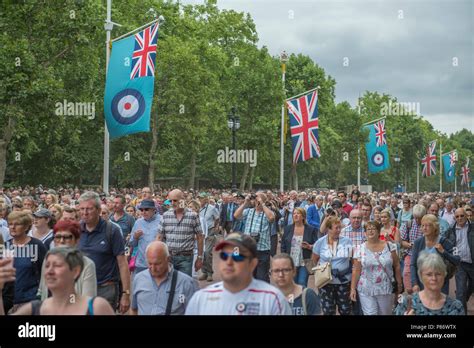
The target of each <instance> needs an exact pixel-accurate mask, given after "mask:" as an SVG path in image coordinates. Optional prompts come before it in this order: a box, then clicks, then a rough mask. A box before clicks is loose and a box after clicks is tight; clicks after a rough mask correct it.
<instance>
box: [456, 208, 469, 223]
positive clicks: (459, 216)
mask: <svg viewBox="0 0 474 348" xmlns="http://www.w3.org/2000/svg"><path fill="white" fill-rule="evenodd" d="M454 218H455V219H456V225H457V226H460V227H464V225H465V224H466V222H467V212H466V210H465V209H464V208H458V209H456V211H455V212H454Z"/></svg>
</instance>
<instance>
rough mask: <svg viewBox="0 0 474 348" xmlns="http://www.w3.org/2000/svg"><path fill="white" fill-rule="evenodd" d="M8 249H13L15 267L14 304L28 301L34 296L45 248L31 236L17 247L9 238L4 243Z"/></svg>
mask: <svg viewBox="0 0 474 348" xmlns="http://www.w3.org/2000/svg"><path fill="white" fill-rule="evenodd" d="M5 247H6V248H7V249H8V250H13V251H14V258H13V267H15V269H16V280H15V294H14V298H13V303H14V304H19V303H25V302H30V301H32V300H34V299H35V298H36V293H37V292H38V287H39V284H40V279H41V267H42V266H43V260H44V257H45V255H46V248H45V247H44V245H43V243H41V241H40V240H39V239H36V238H33V237H31V240H30V241H29V242H28V243H26V244H25V245H23V246H21V247H19V246H17V245H14V244H13V241H12V240H10V241H8V242H6V243H5Z"/></svg>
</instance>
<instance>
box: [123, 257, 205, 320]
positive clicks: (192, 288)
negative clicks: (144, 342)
mask: <svg viewBox="0 0 474 348" xmlns="http://www.w3.org/2000/svg"><path fill="white" fill-rule="evenodd" d="M172 274H173V266H171V265H170V270H169V272H168V276H167V278H166V279H165V280H163V281H162V282H161V284H160V285H157V284H156V281H155V279H153V277H152V276H151V273H150V270H148V269H146V270H144V271H141V272H140V273H138V274H137V275H136V276H135V278H134V280H133V289H132V303H131V307H132V309H134V310H137V309H138V315H164V314H165V312H166V305H167V304H168V296H169V293H170V289H171V279H172ZM198 290H199V286H198V284H197V282H196V281H195V280H194V279H193V278H191V277H190V276H188V275H187V274H184V273H183V272H179V271H178V277H177V279H176V289H175V293H174V297H173V302H172V305H171V314H172V315H183V314H184V312H185V311H186V307H187V306H188V303H189V300H190V299H191V297H192V296H193V295H194V293H195V292H196V291H198Z"/></svg>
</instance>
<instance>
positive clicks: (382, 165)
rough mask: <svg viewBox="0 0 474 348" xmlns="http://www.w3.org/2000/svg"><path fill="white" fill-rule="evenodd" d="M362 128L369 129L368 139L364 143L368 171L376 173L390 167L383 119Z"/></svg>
mask: <svg viewBox="0 0 474 348" xmlns="http://www.w3.org/2000/svg"><path fill="white" fill-rule="evenodd" d="M364 128H365V129H368V130H369V141H368V142H367V143H366V144H365V150H366V152H367V162H368V164H369V173H378V172H382V171H384V170H386V169H388V168H390V160H389V158H388V146H387V136H386V132H385V119H382V120H380V121H377V122H375V123H372V124H369V125H367V126H365V127H364Z"/></svg>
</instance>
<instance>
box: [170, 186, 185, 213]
mask: <svg viewBox="0 0 474 348" xmlns="http://www.w3.org/2000/svg"><path fill="white" fill-rule="evenodd" d="M183 198H184V194H183V191H181V190H178V189H174V190H172V191H171V192H170V193H168V199H169V200H170V201H171V205H172V206H173V208H174V210H178V209H180V208H179V201H181V200H183Z"/></svg>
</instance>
